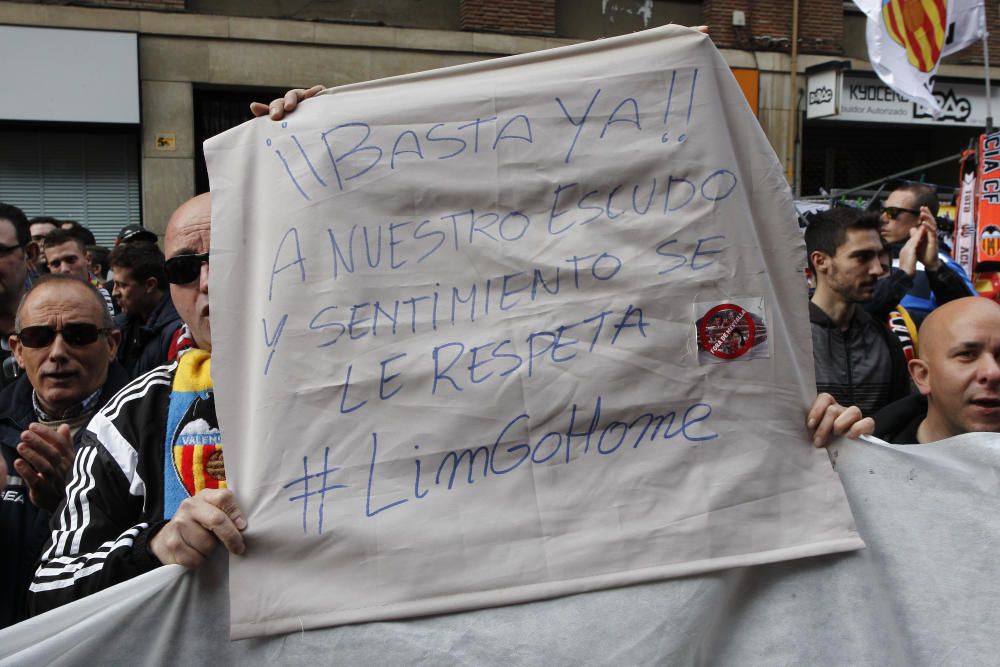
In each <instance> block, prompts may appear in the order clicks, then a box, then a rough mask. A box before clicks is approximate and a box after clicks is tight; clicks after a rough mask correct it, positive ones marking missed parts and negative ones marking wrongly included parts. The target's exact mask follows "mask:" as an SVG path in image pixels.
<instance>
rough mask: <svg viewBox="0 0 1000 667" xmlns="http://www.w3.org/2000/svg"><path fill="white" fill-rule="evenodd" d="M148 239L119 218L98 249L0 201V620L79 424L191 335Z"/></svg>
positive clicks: (26, 571) (55, 497)
mask: <svg viewBox="0 0 1000 667" xmlns="http://www.w3.org/2000/svg"><path fill="white" fill-rule="evenodd" d="M157 243H158V238H157V236H156V234H153V233H152V232H149V231H148V230H146V229H144V228H142V227H141V226H140V225H128V226H126V227H124V228H123V229H122V230H121V231H120V233H119V234H118V238H117V239H116V242H115V247H114V248H113V249H112V250H111V251H110V252H106V253H102V252H100V250H101V249H100V247H99V246H97V245H96V244H95V242H94V237H93V234H92V233H91V232H90V231H89V230H88V229H87V228H86V227H84V226H83V225H80V224H79V223H77V222H74V221H60V220H57V219H55V218H52V217H37V218H32V219H30V220H29V219H28V218H27V217H26V216H25V214H24V212H23V211H22V210H21V209H19V208H18V207H16V206H14V205H12V204H7V203H0V320H2V321H0V327H3V329H2V331H3V334H4V335H3V336H2V342H0V359H2V361H3V366H2V367H3V374H2V377H0V386H2V390H0V452H2V454H3V456H2V458H0V492H2V495H0V534H2V535H3V541H4V544H5V545H7V546H8V548H6V549H4V550H0V578H2V579H0V580H2V584H0V627H4V626H7V625H10V624H11V623H14V622H16V621H18V620H20V619H22V618H24V616H25V614H26V610H27V599H26V596H27V594H28V588H29V584H30V582H31V579H32V577H33V576H34V574H35V569H36V567H37V564H38V559H39V557H40V556H41V554H42V550H43V548H44V546H45V543H46V542H47V541H48V539H49V538H50V536H51V533H50V521H51V519H52V516H53V514H54V513H55V511H56V510H57V508H59V507H60V505H62V504H63V502H64V500H65V498H66V493H67V483H68V482H69V480H70V477H71V473H72V469H73V466H74V464H75V463H78V462H79V459H78V456H77V455H78V453H79V451H81V448H82V446H83V444H84V442H85V439H86V435H87V431H86V428H85V427H86V426H87V424H88V423H90V421H91V420H92V419H93V418H94V416H95V415H96V414H97V412H98V410H100V409H101V408H102V407H104V406H105V405H107V404H108V403H109V401H110V400H111V398H112V397H113V396H114V395H115V394H117V393H118V392H119V391H120V390H121V389H122V388H124V387H126V386H127V385H128V384H129V383H130V382H131V381H133V380H134V379H135V378H137V377H139V376H141V375H143V374H145V373H146V372H147V371H149V370H151V369H153V368H156V367H158V366H161V365H163V364H168V363H171V362H173V361H175V360H176V359H177V357H178V355H179V353H180V352H181V351H183V350H185V349H187V348H189V347H191V346H192V344H193V343H192V338H191V336H190V334H189V333H188V330H187V329H186V328H185V327H184V326H183V324H182V322H181V320H180V316H179V315H178V312H177V310H176V309H175V308H174V305H173V302H172V300H171V297H170V294H169V292H168V284H169V283H168V279H167V268H166V262H165V259H164V256H163V253H162V252H161V251H160V249H159V247H158V245H157ZM100 258H103V263H102V261H101V259H100Z"/></svg>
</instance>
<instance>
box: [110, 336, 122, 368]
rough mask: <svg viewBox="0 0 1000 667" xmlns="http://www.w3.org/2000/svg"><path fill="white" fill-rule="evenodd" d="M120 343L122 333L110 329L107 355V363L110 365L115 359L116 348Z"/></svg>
mask: <svg viewBox="0 0 1000 667" xmlns="http://www.w3.org/2000/svg"><path fill="white" fill-rule="evenodd" d="M121 343H122V332H121V331H120V330H119V329H112V330H111V331H109V332H108V348H109V349H110V353H109V354H108V363H111V362H112V361H114V359H115V354H116V353H117V352H118V346H119V345H121Z"/></svg>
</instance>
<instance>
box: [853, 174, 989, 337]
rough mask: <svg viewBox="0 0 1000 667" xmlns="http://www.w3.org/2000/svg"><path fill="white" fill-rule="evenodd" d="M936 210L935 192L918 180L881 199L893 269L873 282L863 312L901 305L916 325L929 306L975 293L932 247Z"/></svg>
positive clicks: (958, 270) (954, 266)
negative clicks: (868, 299)
mask: <svg viewBox="0 0 1000 667" xmlns="http://www.w3.org/2000/svg"><path fill="white" fill-rule="evenodd" d="M937 212H938V199H937V193H936V192H935V191H934V188H933V187H931V186H929V185H926V184H924V183H909V184H904V185H902V186H900V187H898V188H896V189H895V190H893V191H892V193H891V194H890V195H889V197H888V199H886V201H885V206H884V207H883V208H882V213H881V220H882V230H881V232H882V238H883V239H885V241H886V242H887V243H888V244H889V247H890V249H891V251H892V259H893V266H894V269H893V270H892V272H891V273H890V275H889V277H888V278H887V279H886V280H883V281H881V282H880V283H879V285H878V287H877V289H876V291H875V297H874V298H873V299H872V302H871V304H869V305H868V306H867V307H866V310H867V311H868V312H869V313H871V314H873V315H881V313H883V312H889V311H890V310H892V309H893V308H894V307H895V306H896V304H902V305H903V307H905V308H906V310H907V312H908V313H909V314H910V315H911V316H912V317H913V319H914V321H915V322H916V324H918V325H919V324H920V323H921V322H922V321H923V319H924V317H926V316H927V314H928V313H929V312H930V311H931V310H933V309H934V308H935V307H937V306H939V305H941V304H943V303H947V302H948V301H953V300H955V299H961V298H963V297H967V296H974V295H975V294H976V291H975V288H974V287H973V286H972V283H971V282H969V279H968V277H967V276H966V275H965V272H964V271H962V269H961V267H960V266H959V265H958V264H956V263H955V262H954V260H952V259H951V258H950V257H948V255H946V254H945V253H942V252H939V251H938V237H937V222H936V220H935V216H936V215H937Z"/></svg>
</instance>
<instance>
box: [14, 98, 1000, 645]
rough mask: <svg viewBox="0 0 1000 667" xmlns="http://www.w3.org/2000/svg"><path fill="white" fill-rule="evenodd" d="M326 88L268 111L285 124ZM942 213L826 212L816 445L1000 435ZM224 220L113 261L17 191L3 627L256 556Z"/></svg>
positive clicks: (821, 241) (896, 208) (982, 319)
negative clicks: (240, 478)
mask: <svg viewBox="0 0 1000 667" xmlns="http://www.w3.org/2000/svg"><path fill="white" fill-rule="evenodd" d="M320 90H322V87H320V86H316V87H314V88H312V89H309V90H294V91H290V92H289V93H288V95H286V96H285V98H283V99H279V100H275V101H274V102H272V103H271V104H270V105H264V104H255V105H254V106H253V107H252V110H253V112H254V113H255V114H257V115H264V114H267V115H269V116H270V117H271V118H272V119H275V120H280V118H281V117H282V116H283V115H284V114H285V113H287V112H289V111H292V110H293V109H294V108H295V106H296V105H297V104H298V103H299V102H301V101H302V100H303V99H306V98H308V97H311V96H312V95H315V94H317V93H318V92H319V91H320ZM936 212H937V198H936V195H935V193H934V192H933V189H931V188H929V187H927V186H923V185H912V184H911V185H904V186H903V187H900V188H899V189H897V190H895V191H894V192H892V194H891V195H890V196H889V198H888V200H887V201H886V203H885V206H884V207H883V208H882V209H881V211H880V212H877V213H874V212H866V211H861V210H857V209H849V208H833V209H830V210H829V211H824V212H821V213H817V214H815V215H814V216H813V217H812V219H811V221H810V222H809V225H808V227H807V229H806V231H805V240H806V246H807V253H808V264H809V267H810V271H811V275H812V277H813V279H814V280H815V292H814V294H813V296H812V298H811V303H810V321H811V325H812V338H813V346H814V349H815V351H816V355H815V363H816V381H817V390H818V392H819V393H818V396H817V399H816V401H815V402H814V403H813V405H812V408H811V409H810V410H809V413H808V415H807V424H808V426H809V428H810V429H812V431H813V432H814V437H815V440H814V444H816V445H824V444H826V443H827V441H828V440H829V438H830V436H831V435H834V434H847V435H849V436H858V435H860V434H864V433H873V432H874V433H875V434H876V435H878V436H879V437H882V438H885V439H887V440H889V441H890V442H898V443H926V442H933V441H936V440H940V439H943V438H947V437H950V436H953V435H959V434H961V433H965V432H970V431H1000V363H998V360H1000V304H997V303H996V302H993V301H991V300H988V299H984V298H980V297H976V296H974V294H975V292H974V290H973V289H972V287H971V284H970V283H969V282H968V279H967V277H965V276H964V274H962V273H961V270H960V269H957V268H956V267H955V265H954V263H953V262H951V261H950V258H948V257H947V256H945V255H943V254H942V253H941V252H940V251H939V248H938V236H937V229H936V225H935V214H936ZM210 227H211V198H210V195H209V194H202V195H199V196H196V197H194V198H193V199H191V200H189V201H187V202H185V203H184V204H183V205H181V206H180V207H179V208H178V209H177V210H176V211H175V212H174V214H173V215H172V216H171V218H170V221H169V223H168V225H167V228H166V233H165V236H164V239H163V248H164V251H163V252H161V250H160V248H159V246H158V245H157V241H158V239H157V237H156V235H155V234H152V233H150V232H148V231H147V230H145V229H143V228H142V227H140V226H138V225H129V226H127V227H125V228H124V229H122V230H121V232H120V234H119V235H118V239H117V243H116V245H115V247H114V248H113V249H112V250H111V251H110V253H108V255H107V259H106V263H107V264H106V266H104V265H101V264H100V262H99V256H100V254H101V253H100V252H99V251H97V250H96V249H95V247H94V245H95V244H94V242H93V237H92V235H89V232H88V231H87V230H86V228H84V227H82V226H81V225H79V224H76V223H70V222H64V221H59V220H56V219H53V218H34V219H31V220H28V219H27V218H26V216H25V215H24V213H23V212H22V211H21V210H20V209H18V208H17V207H15V206H13V205H10V204H0V328H2V331H4V332H9V335H7V336H4V340H3V341H2V352H0V354H2V355H3V358H4V360H5V362H4V366H3V368H4V371H5V372H4V374H3V380H2V381H3V385H4V386H3V389H2V391H0V450H2V453H3V457H2V458H0V492H2V494H0V534H2V535H3V540H4V544H5V545H7V548H6V549H4V550H0V577H3V583H2V584H0V627H5V626H7V625H10V624H12V623H15V622H17V621H19V620H21V619H23V618H25V617H27V616H28V615H31V614H37V613H41V612H43V611H46V610H48V609H51V608H53V607H56V606H58V605H61V604H64V603H66V602H69V601H71V600H74V599H77V598H79V597H82V596H85V595H88V594H90V593H92V592H95V591H97V590H100V589H103V588H106V587H108V586H111V585H113V584H116V583H119V582H121V581H124V580H126V579H129V578H131V577H134V576H137V575H139V574H142V573H143V572H147V571H149V570H152V569H153V568H156V567H159V566H160V565H162V564H166V563H179V564H181V565H184V566H186V567H196V566H198V565H199V564H200V563H201V562H202V561H203V560H204V559H205V558H206V557H207V556H208V555H209V554H210V553H211V552H212V551H213V550H214V549H215V548H216V547H217V546H218V545H219V544H222V545H223V546H224V547H225V548H226V549H227V550H229V551H230V552H232V553H242V552H243V550H244V542H243V537H242V531H243V530H244V529H245V528H246V520H245V518H244V517H243V515H242V513H241V511H240V509H239V507H238V506H237V504H236V502H235V499H234V496H233V494H232V493H231V492H230V491H229V490H228V489H226V481H225V469H224V458H223V455H222V453H223V449H222V445H223V442H222V435H221V432H220V430H219V427H218V420H217V418H216V412H215V402H214V391H213V387H212V380H211V372H210V369H211V352H212V337H211V325H210V309H209V294H208V276H209V248H210ZM88 235H89V236H88ZM109 273H110V276H111V277H110V279H109V278H108V275H109ZM907 299H909V301H907ZM899 309H904V310H905V309H910V310H911V311H912V312H911V315H912V316H913V317H914V318H915V319H916V320H918V321H921V320H922V325H921V328H920V331H919V337H918V346H917V347H916V350H915V354H912V355H911V358H907V355H906V353H905V352H904V350H903V349H902V344H901V342H900V340H899V338H898V337H897V336H896V335H895V334H894V333H893V331H892V330H891V329H890V328H889V327H888V326H887V318H889V317H891V315H892V313H894V312H896V311H898V310H899ZM8 360H9V363H8ZM8 371H9V372H8ZM192 443H194V444H196V445H197V447H195V448H193V447H187V446H186V445H189V444H192ZM193 450H196V451H197V454H194V455H193V456H195V457H196V459H197V460H195V461H191V460H188V458H186V457H189V456H192V453H191V452H192V451H193ZM192 466H193V467H192ZM185 470H190V471H192V472H191V474H190V475H188V474H186V473H185V472H184V471H185ZM10 545H13V546H10Z"/></svg>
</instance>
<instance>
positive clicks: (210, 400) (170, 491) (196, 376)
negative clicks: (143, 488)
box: [163, 348, 226, 519]
mask: <svg viewBox="0 0 1000 667" xmlns="http://www.w3.org/2000/svg"><path fill="white" fill-rule="evenodd" d="M211 370H212V357H211V355H210V354H209V353H208V352H205V351H204V350H200V349H197V348H193V349H189V350H187V351H185V352H184V353H183V354H182V355H181V357H180V359H178V361H177V371H176V373H175V374H174V380H173V383H172V384H171V389H170V403H169V407H168V408H167V430H166V434H165V438H164V443H163V444H164V452H163V460H164V462H165V464H166V465H164V466H163V518H165V519H170V518H171V517H173V515H174V512H176V511H177V507H178V506H179V505H180V504H181V503H182V502H184V499H185V498H188V497H190V496H193V495H195V494H196V493H198V492H199V491H201V490H202V489H224V488H226V470H225V467H224V462H223V458H222V434H221V432H220V431H219V421H218V418H217V417H216V416H215V395H214V393H213V392H212V374H211ZM171 462H172V463H173V465H171Z"/></svg>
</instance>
